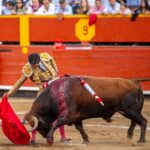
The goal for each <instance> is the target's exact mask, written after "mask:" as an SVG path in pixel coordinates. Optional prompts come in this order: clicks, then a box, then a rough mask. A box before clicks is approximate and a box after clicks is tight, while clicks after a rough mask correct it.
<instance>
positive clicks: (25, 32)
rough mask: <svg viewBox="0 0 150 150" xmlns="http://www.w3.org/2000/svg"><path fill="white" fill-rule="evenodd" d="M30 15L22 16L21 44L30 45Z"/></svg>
mask: <svg viewBox="0 0 150 150" xmlns="http://www.w3.org/2000/svg"><path fill="white" fill-rule="evenodd" d="M29 45H30V42H29V17H28V16H24V15H21V16H20V46H22V47H23V46H29Z"/></svg>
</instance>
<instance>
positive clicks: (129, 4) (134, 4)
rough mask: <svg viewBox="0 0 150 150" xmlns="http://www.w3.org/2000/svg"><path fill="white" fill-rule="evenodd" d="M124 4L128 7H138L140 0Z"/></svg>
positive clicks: (130, 0) (127, 0)
mask: <svg viewBox="0 0 150 150" xmlns="http://www.w3.org/2000/svg"><path fill="white" fill-rule="evenodd" d="M126 4H127V6H128V7H132V8H133V7H139V6H140V4H141V0H126Z"/></svg>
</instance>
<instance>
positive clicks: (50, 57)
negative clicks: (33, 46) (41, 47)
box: [40, 53, 52, 61]
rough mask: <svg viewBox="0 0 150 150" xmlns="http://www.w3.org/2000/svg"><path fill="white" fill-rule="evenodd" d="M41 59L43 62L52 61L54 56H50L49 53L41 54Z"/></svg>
mask: <svg viewBox="0 0 150 150" xmlns="http://www.w3.org/2000/svg"><path fill="white" fill-rule="evenodd" d="M40 58H41V60H43V61H50V60H51V59H52V56H50V55H49V54H48V53H41V54H40Z"/></svg>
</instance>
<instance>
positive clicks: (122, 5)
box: [0, 0, 150, 15]
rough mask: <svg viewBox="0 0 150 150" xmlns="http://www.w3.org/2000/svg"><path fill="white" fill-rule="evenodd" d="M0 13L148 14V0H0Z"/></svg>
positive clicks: (149, 6) (149, 11) (149, 4)
mask: <svg viewBox="0 0 150 150" xmlns="http://www.w3.org/2000/svg"><path fill="white" fill-rule="evenodd" d="M0 14H1V15H15V14H35V15H59V14H62V15H72V14H87V15H89V14H97V15H116V14H121V15H129V14H150V0H0Z"/></svg>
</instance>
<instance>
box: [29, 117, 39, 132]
mask: <svg viewBox="0 0 150 150" xmlns="http://www.w3.org/2000/svg"><path fill="white" fill-rule="evenodd" d="M32 120H33V122H34V126H33V128H32V129H31V130H28V132H31V131H33V130H36V129H37V127H38V125H39V121H38V119H37V117H35V116H32Z"/></svg>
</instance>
